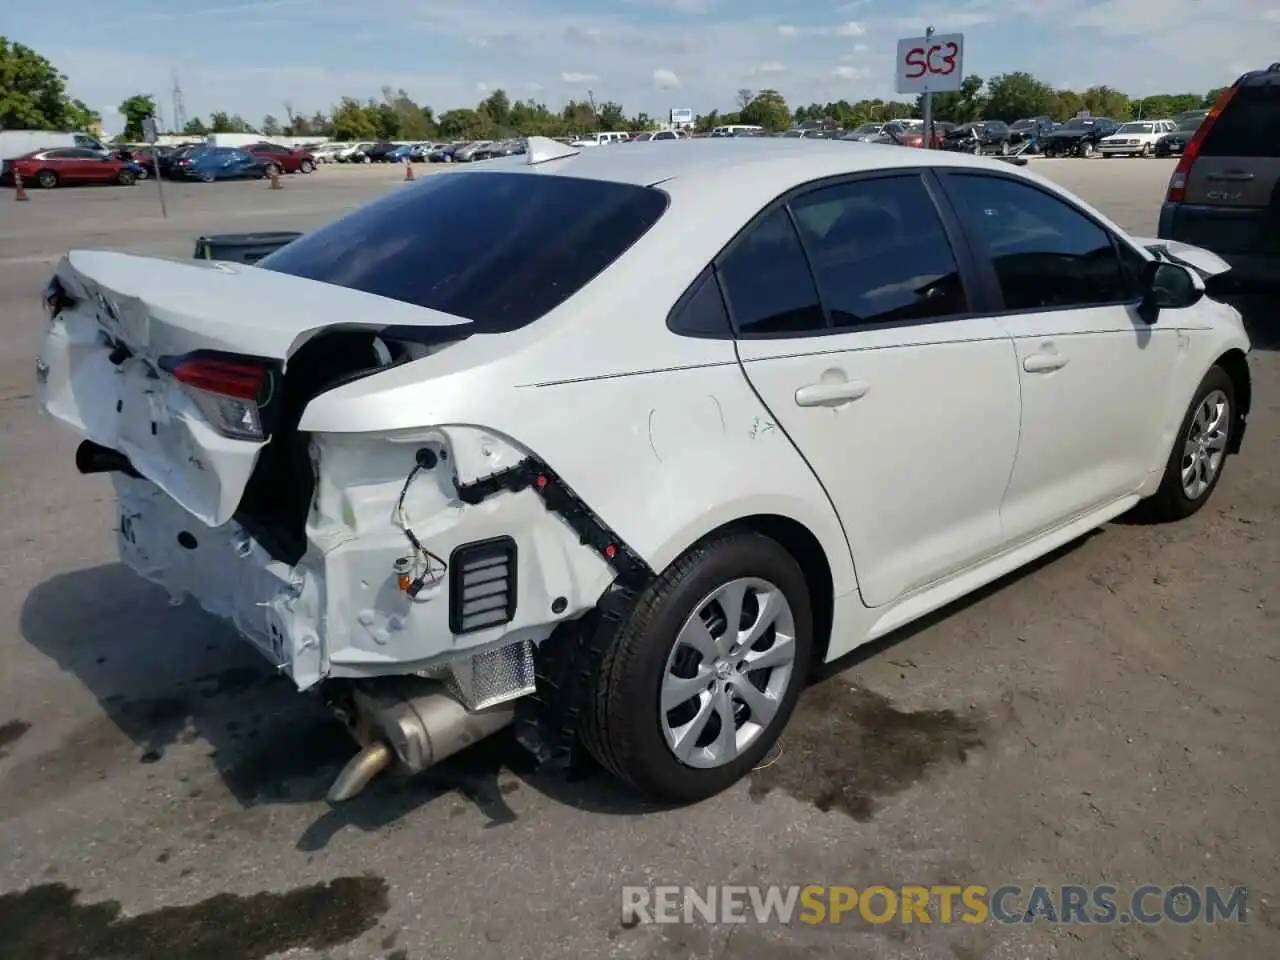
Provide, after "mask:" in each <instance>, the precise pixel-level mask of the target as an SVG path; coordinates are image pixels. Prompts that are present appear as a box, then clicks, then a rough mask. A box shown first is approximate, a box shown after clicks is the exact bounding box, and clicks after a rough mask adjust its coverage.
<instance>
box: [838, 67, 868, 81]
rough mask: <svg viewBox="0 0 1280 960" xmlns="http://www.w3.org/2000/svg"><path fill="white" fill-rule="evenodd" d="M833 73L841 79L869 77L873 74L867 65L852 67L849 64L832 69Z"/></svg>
mask: <svg viewBox="0 0 1280 960" xmlns="http://www.w3.org/2000/svg"><path fill="white" fill-rule="evenodd" d="M831 75H832V76H833V77H839V78H840V79H841V80H861V79H863V78H864V77H869V76H870V75H871V71H870V70H869V69H867V68H866V67H850V66H847V65H841V66H838V67H836V68H835V69H834V70H832V71H831Z"/></svg>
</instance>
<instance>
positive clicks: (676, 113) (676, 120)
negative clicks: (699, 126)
mask: <svg viewBox="0 0 1280 960" xmlns="http://www.w3.org/2000/svg"><path fill="white" fill-rule="evenodd" d="M671 122H672V123H673V124H682V123H693V111H692V110H690V109H689V108H687V107H685V108H679V107H672V108H671Z"/></svg>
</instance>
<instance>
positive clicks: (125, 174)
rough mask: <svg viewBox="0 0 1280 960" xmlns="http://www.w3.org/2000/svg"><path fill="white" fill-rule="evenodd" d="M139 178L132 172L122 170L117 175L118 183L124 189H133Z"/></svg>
mask: <svg viewBox="0 0 1280 960" xmlns="http://www.w3.org/2000/svg"><path fill="white" fill-rule="evenodd" d="M137 179H138V178H137V177H136V176H134V174H133V171H132V170H121V171H120V172H119V173H117V174H116V183H118V184H120V186H122V187H131V186H133V184H134V182H135V181H136V180H137Z"/></svg>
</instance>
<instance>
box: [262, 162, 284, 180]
mask: <svg viewBox="0 0 1280 960" xmlns="http://www.w3.org/2000/svg"><path fill="white" fill-rule="evenodd" d="M262 172H263V175H264V176H268V177H270V176H272V174H274V175H275V176H277V177H278V176H280V167H279V166H277V165H276V164H274V163H268V164H267V165H266V167H265V168H264V169H263V171H262Z"/></svg>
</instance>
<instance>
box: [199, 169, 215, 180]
mask: <svg viewBox="0 0 1280 960" xmlns="http://www.w3.org/2000/svg"><path fill="white" fill-rule="evenodd" d="M214 179H215V177H214V175H213V174H212V173H210V172H209V171H207V170H206V171H205V172H204V173H202V174H200V182H201V183H213V181H214Z"/></svg>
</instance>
